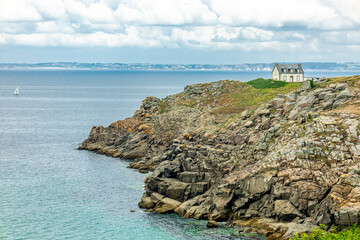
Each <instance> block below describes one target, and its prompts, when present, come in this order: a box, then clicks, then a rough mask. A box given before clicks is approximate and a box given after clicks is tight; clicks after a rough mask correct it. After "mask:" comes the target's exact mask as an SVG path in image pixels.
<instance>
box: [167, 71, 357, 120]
mask: <svg viewBox="0 0 360 240" xmlns="http://www.w3.org/2000/svg"><path fill="white" fill-rule="evenodd" d="M341 82H346V83H348V84H349V85H350V86H358V85H359V84H360V76H359V75H357V76H351V77H334V78H328V79H327V81H326V82H324V83H317V84H315V87H327V86H328V85H330V84H333V83H341ZM301 86H302V83H288V82H283V81H274V80H272V79H263V78H257V79H255V80H252V81H249V82H240V81H233V80H221V81H217V82H211V83H200V84H193V85H189V86H187V87H185V89H184V91H183V92H181V93H179V94H175V95H172V96H169V97H167V98H165V99H162V100H161V102H160V108H161V111H167V110H170V109H171V106H174V105H177V106H187V107H197V108H200V109H205V108H206V109H207V110H209V111H210V112H211V113H212V114H223V115H224V114H225V115H227V114H230V115H234V114H238V113H241V112H242V111H244V110H245V109H249V110H253V109H256V108H258V107H259V106H260V105H261V104H264V103H266V102H267V101H269V100H271V99H273V98H275V97H276V96H277V95H278V94H281V95H284V94H287V93H289V92H291V91H294V90H296V89H299V88H301Z"/></svg>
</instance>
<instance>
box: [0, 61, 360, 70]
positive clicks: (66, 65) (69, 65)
mask: <svg viewBox="0 0 360 240" xmlns="http://www.w3.org/2000/svg"><path fill="white" fill-rule="evenodd" d="M273 66H274V63H243V64H150V63H78V62H48V63H0V69H2V70H4V69H9V70H26V69H47V70H51V69H54V70H56V69H64V70H143V71H151V70H159V71H184V70H185V71H189V70H196V71H212V70H214V71H271V70H272V67H273ZM302 66H303V68H304V70H305V71H306V70H312V71H324V70H325V71H360V63H355V62H347V63H335V62H304V63H302Z"/></svg>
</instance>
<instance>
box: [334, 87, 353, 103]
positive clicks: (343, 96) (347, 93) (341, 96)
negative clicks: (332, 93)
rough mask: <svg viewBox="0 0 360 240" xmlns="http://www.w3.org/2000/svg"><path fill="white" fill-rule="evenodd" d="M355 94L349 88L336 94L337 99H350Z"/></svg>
mask: <svg viewBox="0 0 360 240" xmlns="http://www.w3.org/2000/svg"><path fill="white" fill-rule="evenodd" d="M353 96H354V94H352V93H351V92H350V90H349V89H348V88H347V89H345V90H344V91H342V92H340V93H339V94H338V95H337V96H336V100H340V99H346V100H348V99H350V98H352V97H353Z"/></svg>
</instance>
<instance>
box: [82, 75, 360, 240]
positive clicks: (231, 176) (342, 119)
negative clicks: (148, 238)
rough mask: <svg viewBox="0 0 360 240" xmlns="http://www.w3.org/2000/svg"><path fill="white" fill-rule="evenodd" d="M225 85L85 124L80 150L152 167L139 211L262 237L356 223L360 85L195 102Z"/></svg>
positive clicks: (359, 218) (359, 211) (359, 212)
mask: <svg viewBox="0 0 360 240" xmlns="http://www.w3.org/2000/svg"><path fill="white" fill-rule="evenodd" d="M359 80H360V79H359ZM224 84H225V83H224V82H219V83H215V84H212V85H210V86H211V87H209V86H208V87H207V88H206V89H205V90H204V87H202V85H191V86H188V87H186V88H185V91H184V93H182V95H175V96H170V97H167V98H166V99H165V100H161V101H160V100H159V99H156V98H148V99H147V100H145V101H144V102H143V105H142V106H141V108H140V110H138V111H137V112H136V113H135V115H134V116H133V117H132V118H129V119H126V120H124V121H118V122H116V123H114V124H112V125H110V126H109V127H108V128H103V127H97V128H95V127H94V128H93V129H92V131H91V133H90V136H89V138H88V139H87V140H86V141H85V142H84V143H83V144H82V145H81V147H80V148H81V149H88V150H94V151H97V152H99V153H104V154H109V155H112V156H114V157H122V158H134V159H135V160H134V162H133V163H131V165H130V166H131V167H133V168H137V169H139V170H142V171H143V172H147V171H148V170H153V172H152V173H151V174H149V175H147V176H146V179H145V183H146V187H145V193H144V195H143V197H142V198H141V200H140V203H139V206H140V207H142V208H146V209H148V211H156V212H158V213H167V212H175V213H177V214H179V215H181V216H184V217H186V218H195V219H208V220H210V221H215V223H216V221H228V223H229V224H231V225H234V226H240V227H243V228H244V231H245V230H246V231H252V232H257V233H259V234H263V235H266V236H267V237H268V239H288V238H290V237H291V236H293V234H294V233H295V232H307V231H310V229H312V228H313V227H314V226H316V225H319V224H324V225H326V226H327V227H328V228H331V227H333V226H335V225H336V226H340V227H341V226H349V225H351V224H354V223H360V163H359V158H360V142H359V136H360V132H359V130H360V128H359V127H360V117H359V116H358V115H357V114H354V113H353V111H348V110H346V109H351V108H350V107H351V106H353V107H354V108H356V107H357V104H358V103H360V101H359V99H358V96H359V95H358V93H359V89H358V88H357V87H350V85H349V84H348V83H347V82H343V83H333V84H327V83H326V82H325V83H323V84H322V85H320V86H317V87H316V88H314V89H311V88H309V86H308V85H306V86H305V87H303V88H300V87H299V89H298V90H295V91H292V92H289V93H287V94H283V95H282V94H279V95H277V96H276V97H275V98H274V99H272V100H270V101H268V102H266V103H263V104H262V105H260V106H256V107H255V108H253V109H246V110H244V111H243V112H240V113H239V114H238V115H235V116H234V115H231V116H226V117H224V116H221V117H219V116H213V115H212V114H211V113H210V110H209V108H211V106H212V105H211V104H210V105H208V108H207V107H206V106H204V105H201V104H202V103H201V101H200V99H207V101H209V100H208V99H210V97H214V96H215V97H216V98H215V100H213V101H217V100H216V99H222V94H223V93H222V89H224V86H225V85H224ZM355 86H356V84H355ZM180 100H181V101H182V102H181V104H182V105H181V106H180V107H179V106H178V105H176V104H175V103H178V102H179V101H180ZM187 101H192V102H194V103H195V104H192V105H191V106H183V105H184V103H187ZM344 107H346V108H344ZM185 113H186V114H187V115H186V116H183V115H184V114H185ZM169 119H170V120H169ZM204 121H205V122H206V123H207V124H205V125H204ZM174 124H175V125H176V126H175V125H174ZM160 125H162V126H160Z"/></svg>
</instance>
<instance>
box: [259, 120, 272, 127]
mask: <svg viewBox="0 0 360 240" xmlns="http://www.w3.org/2000/svg"><path fill="white" fill-rule="evenodd" d="M269 127H270V118H265V119H264V120H263V121H262V123H261V125H260V128H261V129H269Z"/></svg>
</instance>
